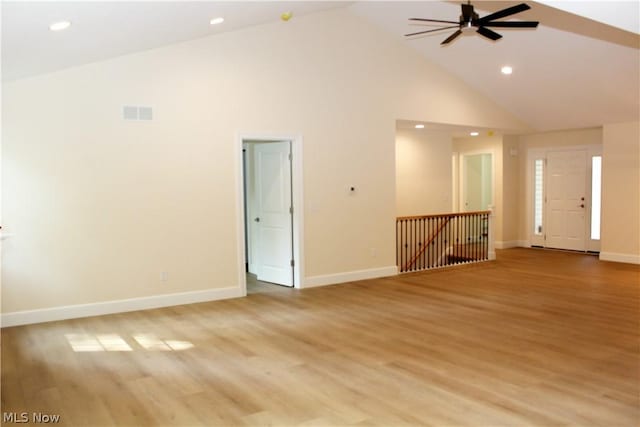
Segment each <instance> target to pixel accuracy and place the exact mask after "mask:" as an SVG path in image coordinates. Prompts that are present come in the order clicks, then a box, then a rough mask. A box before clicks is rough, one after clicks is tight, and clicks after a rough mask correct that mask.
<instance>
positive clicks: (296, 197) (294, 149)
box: [236, 132, 304, 296]
mask: <svg viewBox="0 0 640 427" xmlns="http://www.w3.org/2000/svg"><path fill="white" fill-rule="evenodd" d="M243 141H291V178H292V179H291V190H292V193H293V194H292V198H293V259H294V261H295V265H294V267H293V285H294V287H295V288H301V287H302V286H301V284H302V278H303V277H304V248H303V246H304V245H303V242H304V235H303V230H304V204H303V201H304V197H303V187H304V182H303V176H304V175H303V170H302V164H303V163H302V157H303V156H302V147H303V143H302V135H299V134H293V133H291V134H287V133H273V132H239V133H238V134H237V135H236V150H237V156H236V194H237V197H236V206H237V209H238V211H237V212H238V215H237V219H236V227H237V235H238V245H237V248H238V252H237V259H238V283H239V284H240V287H241V289H242V296H246V295H247V277H246V273H245V256H244V254H245V247H244V246H245V239H244V221H245V218H244V170H243V167H242V148H243V147H242V144H243Z"/></svg>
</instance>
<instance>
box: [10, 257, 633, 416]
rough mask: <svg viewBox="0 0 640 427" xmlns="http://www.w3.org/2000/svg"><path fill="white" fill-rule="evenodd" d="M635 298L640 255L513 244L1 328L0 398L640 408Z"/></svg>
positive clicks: (391, 411) (568, 411)
mask: <svg viewBox="0 0 640 427" xmlns="http://www.w3.org/2000/svg"><path fill="white" fill-rule="evenodd" d="M639 313H640V267H638V266H632V265H625V264H615V263H606V262H600V261H598V259H597V258H596V257H593V256H586V255H576V254H572V253H563V252H550V251H541V250H533V249H509V250H504V251H499V252H498V260H497V261H495V262H489V263H484V264H474V265H470V266H464V267H460V268H454V269H449V270H438V271H430V272H425V273H416V274H411V275H402V276H397V277H392V278H387V279H378V280H370V281H361V282H354V283H349V284H343V285H336V286H328V287H323V288H313V289H307V290H302V291H300V290H293V289H291V290H289V289H287V290H285V291H284V292H267V293H257V294H253V295H250V296H248V297H247V298H241V299H234V300H226V301H219V302H212V303H203V304H194V305H187V306H178V307H172V308H166V309H158V310H149V311H142V312H134V313H125V314H118V315H110V316H101V317H94V318H86V319H77V320H69V321H61V322H52V323H46V324H39V325H30V326H22V327H13V328H5V329H3V330H2V378H1V379H2V397H1V402H2V411H3V412H5V413H8V412H15V413H16V415H17V416H20V415H21V413H22V412H26V413H28V417H29V419H30V421H34V420H33V415H32V414H33V413H42V414H57V415H60V417H61V420H60V423H59V424H60V425H69V426H201V425H222V426H236V425H238V426H244V425H248V426H263V425H264V426H266V425H273V426H289V425H295V426H343V425H361V426H374V425H375V426H402V425H407V426H417V425H420V426H565V425H580V426H607V427H608V426H638V425H640V401H639V396H640V385H639V384H640V364H639V363H640V362H639V361H640V358H639V356H640V348H639V344H640V340H639V338H640V334H639V320H640V314H639ZM126 349H129V350H130V351H122V350H126ZM4 424H6V425H10V423H9V422H7V419H6V418H5V422H4ZM34 424H35V423H34Z"/></svg>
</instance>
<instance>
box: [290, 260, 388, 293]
mask: <svg viewBox="0 0 640 427" xmlns="http://www.w3.org/2000/svg"><path fill="white" fill-rule="evenodd" d="M397 274H398V267H397V266H395V265H394V266H389V267H381V268H372V269H369V270H356V271H347V272H344V273H336V274H326V275H320V276H311V277H306V278H305V280H304V282H303V286H302V288H314V287H316V286H326V285H336V284H338V283H345V282H354V281H356V280H367V279H377V278H379V277H389V276H395V275H397Z"/></svg>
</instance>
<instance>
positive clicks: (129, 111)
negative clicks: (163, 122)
mask: <svg viewBox="0 0 640 427" xmlns="http://www.w3.org/2000/svg"><path fill="white" fill-rule="evenodd" d="M122 118H123V119H124V120H145V121H149V120H153V108H151V107H141V106H137V105H125V106H123V107H122Z"/></svg>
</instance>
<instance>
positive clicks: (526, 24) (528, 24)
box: [482, 21, 539, 28]
mask: <svg viewBox="0 0 640 427" xmlns="http://www.w3.org/2000/svg"><path fill="white" fill-rule="evenodd" d="M538 24H539V23H538V22H537V21H509V22H485V23H484V24H482V26H483V27H501V28H536V27H537V26H538Z"/></svg>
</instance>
